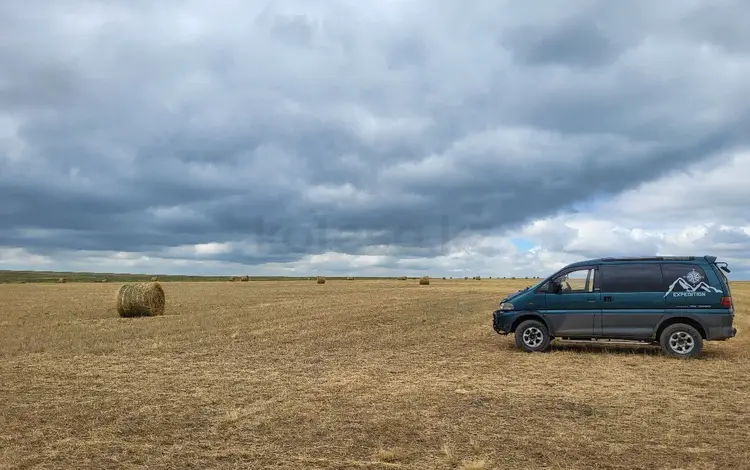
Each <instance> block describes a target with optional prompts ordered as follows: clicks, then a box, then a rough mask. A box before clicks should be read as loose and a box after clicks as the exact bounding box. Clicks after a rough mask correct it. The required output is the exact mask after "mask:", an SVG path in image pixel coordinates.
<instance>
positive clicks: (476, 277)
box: [474, 276, 482, 281]
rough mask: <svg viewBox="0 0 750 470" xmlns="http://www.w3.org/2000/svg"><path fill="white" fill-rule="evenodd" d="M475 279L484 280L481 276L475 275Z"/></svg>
mask: <svg viewBox="0 0 750 470" xmlns="http://www.w3.org/2000/svg"><path fill="white" fill-rule="evenodd" d="M474 279H476V280H477V281H481V280H482V278H481V276H474Z"/></svg>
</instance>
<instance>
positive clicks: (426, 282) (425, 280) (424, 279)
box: [419, 276, 430, 286]
mask: <svg viewBox="0 0 750 470" xmlns="http://www.w3.org/2000/svg"><path fill="white" fill-rule="evenodd" d="M419 285H420V286H429V285H430V276H424V277H422V279H420V280H419Z"/></svg>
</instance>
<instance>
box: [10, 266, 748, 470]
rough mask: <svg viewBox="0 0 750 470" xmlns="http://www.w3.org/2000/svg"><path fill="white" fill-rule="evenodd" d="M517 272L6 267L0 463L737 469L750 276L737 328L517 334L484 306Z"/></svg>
mask: <svg viewBox="0 0 750 470" xmlns="http://www.w3.org/2000/svg"><path fill="white" fill-rule="evenodd" d="M528 282H529V281H524V280H521V281H503V280H481V281H477V280H463V279H462V280H445V281H443V280H433V281H432V284H431V285H429V286H420V285H418V282H417V281H416V280H411V279H410V280H408V281H397V280H392V281H391V280H382V281H370V280H354V281H346V280H337V281H329V282H328V283H327V284H325V285H317V284H316V283H315V281H314V280H313V281H276V282H274V281H257V282H243V283H239V282H237V283H230V282H185V283H181V282H174V283H172V282H166V283H163V284H162V285H163V287H164V290H165V292H166V296H167V312H166V315H165V316H163V317H154V318H132V319H122V318H119V317H118V315H117V313H116V311H115V303H114V297H115V293H116V292H117V289H118V287H119V284H117V283H108V284H94V283H70V284H59V285H55V284H47V285H36V284H15V285H13V284H6V285H0V467H2V468H66V469H69V468H71V469H72V468H97V469H100V468H127V469H129V468H175V469H177V468H179V469H193V468H194V469H207V468H253V469H255V468H258V469H266V468H269V469H363V468H368V469H388V468H392V469H401V468H403V469H452V468H465V469H504V468H507V469H510V468H519V469H521V468H523V469H544V468H550V469H553V468H554V469H589V468H598V469H636V468H643V469H657V468H658V469H661V468H664V469H666V468H669V469H699V468H700V469H717V470H718V469H729V468H732V469H737V468H750V422H748V417H750V411H748V410H750V312H749V311H748V306H750V285H749V284H745V283H733V291H734V292H733V293H734V300H735V303H736V306H737V317H736V326H737V328H738V330H739V332H738V337H737V338H734V339H732V340H729V341H727V342H724V343H712V342H709V343H706V350H705V355H704V357H703V358H701V359H698V360H691V361H680V360H676V359H670V358H666V357H664V356H662V355H661V353H660V352H659V350H658V349H656V348H654V347H645V346H644V347H632V346H619V347H612V346H610V347H603V346H596V345H594V346H588V345H580V344H573V345H570V344H568V345H562V344H561V345H553V350H552V351H551V352H550V353H546V354H526V353H523V352H520V351H518V350H516V349H515V347H514V345H513V338H512V336H509V337H502V336H499V335H497V334H496V333H495V332H494V331H493V330H492V327H491V318H490V315H491V312H492V311H493V310H494V309H495V308H496V306H497V302H498V300H499V299H500V298H501V297H502V296H503V295H504V294H506V293H507V292H509V291H514V290H516V289H519V288H521V287H524V286H525V285H527V284H528Z"/></svg>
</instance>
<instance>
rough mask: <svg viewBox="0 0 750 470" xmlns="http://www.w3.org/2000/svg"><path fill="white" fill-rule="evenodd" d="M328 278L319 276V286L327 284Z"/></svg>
mask: <svg viewBox="0 0 750 470" xmlns="http://www.w3.org/2000/svg"><path fill="white" fill-rule="evenodd" d="M325 283H326V278H325V277H324V276H318V284H325Z"/></svg>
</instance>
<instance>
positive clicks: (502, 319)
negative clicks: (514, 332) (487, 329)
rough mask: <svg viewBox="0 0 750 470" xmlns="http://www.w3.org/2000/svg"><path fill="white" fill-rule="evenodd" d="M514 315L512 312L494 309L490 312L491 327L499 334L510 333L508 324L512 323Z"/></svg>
mask: <svg viewBox="0 0 750 470" xmlns="http://www.w3.org/2000/svg"><path fill="white" fill-rule="evenodd" d="M514 316H515V315H514V312H509V311H506V310H495V311H494V312H492V328H493V329H494V330H495V332H496V333H498V334H501V335H507V334H508V333H511V331H510V326H511V325H512V324H513V317H514Z"/></svg>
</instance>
